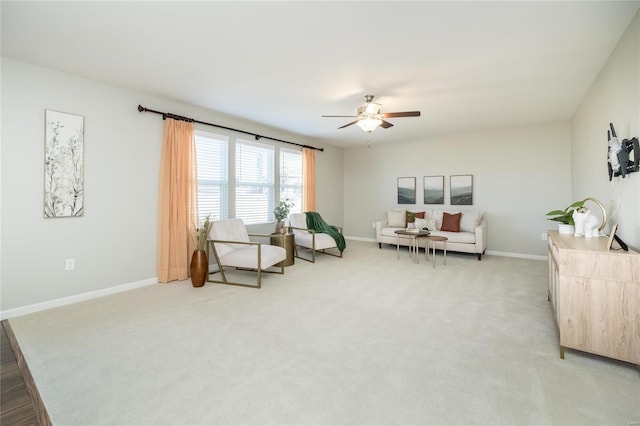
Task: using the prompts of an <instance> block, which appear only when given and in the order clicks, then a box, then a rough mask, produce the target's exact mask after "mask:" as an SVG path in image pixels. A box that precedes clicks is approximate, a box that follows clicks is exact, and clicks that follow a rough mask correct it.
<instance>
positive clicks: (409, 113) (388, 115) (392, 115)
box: [382, 111, 420, 118]
mask: <svg viewBox="0 0 640 426" xmlns="http://www.w3.org/2000/svg"><path fill="white" fill-rule="evenodd" d="M382 116H383V117H384V118H396V117H420V111H406V112H385V113H384V114H382Z"/></svg>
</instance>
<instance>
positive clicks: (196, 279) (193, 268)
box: [189, 216, 213, 287]
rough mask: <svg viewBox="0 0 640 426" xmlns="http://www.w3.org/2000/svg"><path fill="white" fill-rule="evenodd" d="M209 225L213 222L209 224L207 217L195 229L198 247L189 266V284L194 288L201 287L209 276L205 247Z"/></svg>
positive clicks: (209, 229)
mask: <svg viewBox="0 0 640 426" xmlns="http://www.w3.org/2000/svg"><path fill="white" fill-rule="evenodd" d="M211 225H213V222H211V220H209V216H207V217H206V218H205V220H204V223H203V224H202V226H201V227H200V228H197V229H196V238H197V239H198V246H197V248H196V250H195V251H194V252H193V256H192V257H191V265H190V266H189V272H190V273H191V284H193V286H194V287H202V286H203V285H204V282H205V281H206V279H207V275H209V259H208V258H207V252H206V246H207V240H208V239H209V232H210V231H211Z"/></svg>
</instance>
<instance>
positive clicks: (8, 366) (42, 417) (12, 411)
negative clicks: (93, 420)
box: [0, 320, 51, 426]
mask: <svg viewBox="0 0 640 426" xmlns="http://www.w3.org/2000/svg"><path fill="white" fill-rule="evenodd" d="M5 327H6V330H5ZM0 331H1V333H2V336H1V340H0V347H1V350H0V352H1V359H0V380H1V382H0V389H1V394H0V425H7V426H9V425H11V426H14V425H15V426H21V425H50V424H51V421H50V420H49V416H48V414H47V412H46V410H45V409H44V404H42V401H41V400H40V395H39V393H38V390H37V389H36V387H35V383H34V382H33V378H32V377H31V373H29V371H28V367H27V366H26V362H24V358H23V357H22V353H21V352H20V350H19V348H18V347H17V342H16V340H15V336H13V332H12V331H11V327H10V325H9V324H8V322H7V321H6V320H5V321H2V324H1V325H0ZM12 343H13V346H14V347H16V353H14V350H13V348H12ZM19 360H20V361H19ZM25 380H26V381H25ZM36 407H38V409H36Z"/></svg>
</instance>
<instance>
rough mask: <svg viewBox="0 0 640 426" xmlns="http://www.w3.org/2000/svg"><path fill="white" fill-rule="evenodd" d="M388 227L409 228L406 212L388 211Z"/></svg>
mask: <svg viewBox="0 0 640 426" xmlns="http://www.w3.org/2000/svg"><path fill="white" fill-rule="evenodd" d="M387 226H390V227H394V228H404V227H405V226H407V211H406V210H389V211H387Z"/></svg>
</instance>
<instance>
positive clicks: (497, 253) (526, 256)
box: [344, 235, 547, 260]
mask: <svg viewBox="0 0 640 426" xmlns="http://www.w3.org/2000/svg"><path fill="white" fill-rule="evenodd" d="M344 239H345V240H354V241H364V242H368V243H375V242H376V239H375V238H362V237H351V236H347V235H345V237H344ZM485 253H486V254H489V255H491V256H504V257H517V258H520V259H531V260H547V256H538V255H535V254H523V253H509V252H505V251H494V250H487V251H486V252H485ZM471 254H473V253H471Z"/></svg>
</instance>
